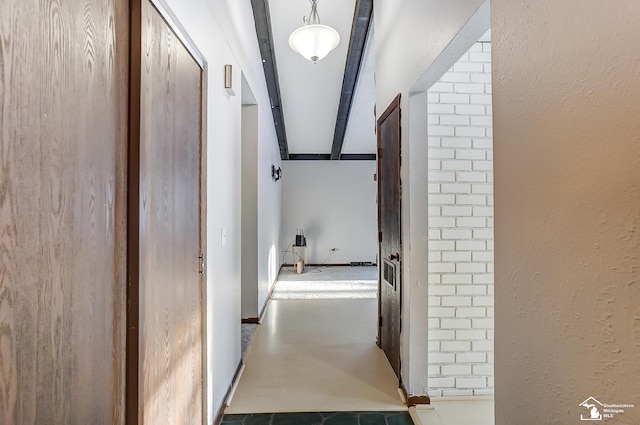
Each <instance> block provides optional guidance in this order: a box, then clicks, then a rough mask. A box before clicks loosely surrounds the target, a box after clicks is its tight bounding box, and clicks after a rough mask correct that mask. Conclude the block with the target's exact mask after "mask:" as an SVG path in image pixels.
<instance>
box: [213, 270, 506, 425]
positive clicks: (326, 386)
mask: <svg viewBox="0 0 640 425" xmlns="http://www.w3.org/2000/svg"><path fill="white" fill-rule="evenodd" d="M376 279H377V269H376V268H375V267H319V268H307V271H306V273H303V274H299V275H297V274H295V273H293V271H292V270H286V269H284V270H283V271H282V272H281V274H280V276H279V281H278V283H277V284H276V288H275V290H274V294H280V295H278V296H274V299H272V300H271V301H270V303H269V306H268V308H267V313H266V315H265V318H264V322H263V324H262V325H260V326H258V329H257V331H256V335H255V337H254V339H253V343H252V344H251V347H250V349H249V352H248V353H247V355H246V357H245V364H246V366H245V369H244V372H243V374H242V376H241V378H240V382H239V384H238V387H237V390H236V392H235V394H234V396H233V398H232V400H231V402H230V405H229V406H228V408H227V409H226V413H227V414H234V413H279V412H338V411H403V410H406V409H407V408H406V406H405V405H404V404H403V403H402V399H401V398H400V395H399V393H398V380H397V378H396V377H395V375H394V373H393V370H392V369H391V366H390V365H389V363H388V361H387V359H386V358H385V356H384V354H383V353H382V351H381V350H380V349H378V347H377V346H376V344H375V340H376V333H377V328H376V318H377V300H376V298H375V291H377V280H376ZM354 282H360V283H359V284H356V283H354ZM293 283H296V284H297V286H291V285H292V284H293ZM359 285H360V286H359ZM371 285H374V286H373V287H374V296H373V297H371V296H370V292H371ZM301 288H303V290H301ZM327 288H329V289H327ZM314 289H315V290H316V291H315V293H314ZM290 293H296V294H298V296H299V298H297V299H288V298H286V297H287V296H288V294H290ZM318 293H319V294H323V295H322V296H318ZM349 293H353V294H355V295H354V296H353V297H351V298H349V297H345V296H344V295H345V294H349ZM363 293H364V294H366V296H364V295H362V294H363ZM336 294H337V295H336ZM353 294H352V295H353ZM278 297H280V299H277V298H278ZM411 416H412V418H413V421H414V422H415V423H416V425H493V423H494V420H493V400H491V399H489V398H475V399H474V398H471V399H468V398H464V399H463V398H460V399H447V400H444V399H441V400H438V399H435V400H432V405H431V406H430V407H428V408H427V409H424V408H418V409H411Z"/></svg>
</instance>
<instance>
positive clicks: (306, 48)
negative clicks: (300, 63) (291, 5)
mask: <svg viewBox="0 0 640 425" xmlns="http://www.w3.org/2000/svg"><path fill="white" fill-rule="evenodd" d="M310 1H311V14H310V15H309V19H306V18H305V19H304V22H305V25H304V26H302V27H300V28H298V29H297V30H295V31H294V32H292V33H291V35H290V36H289V47H291V49H292V50H293V51H294V52H297V53H300V55H301V56H302V57H303V58H305V59H308V60H310V61H313V62H314V63H315V62H317V61H319V60H320V59H322V58H324V57H325V56H327V55H328V54H329V53H330V52H331V51H332V50H333V49H335V48H336V47H338V44H339V43H340V34H338V31H336V30H335V29H333V28H331V27H330V26H327V25H321V24H320V17H319V16H318V10H317V9H316V8H317V3H318V0H310Z"/></svg>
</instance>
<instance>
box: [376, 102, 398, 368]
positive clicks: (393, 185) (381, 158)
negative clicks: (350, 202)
mask: <svg viewBox="0 0 640 425" xmlns="http://www.w3.org/2000/svg"><path fill="white" fill-rule="evenodd" d="M400 189H401V186H400V95H398V96H397V97H396V98H395V99H394V101H393V102H392V103H391V105H389V107H388V108H387V110H386V111H385V112H384V113H383V114H382V116H381V117H380V118H379V119H378V230H379V241H380V251H379V258H380V261H379V272H380V278H379V294H378V303H379V314H380V319H379V329H378V344H379V345H380V347H381V348H382V350H384V353H385V355H386V356H387V359H389V363H391V367H392V368H393V370H394V371H395V373H396V375H397V376H398V378H399V377H400V325H401V321H400V314H401V312H400V308H401V302H402V279H401V278H402V276H401V273H400V270H401V259H400V253H401V252H402V238H401V234H400V232H401V227H400V226H401V223H400V202H401V195H400Z"/></svg>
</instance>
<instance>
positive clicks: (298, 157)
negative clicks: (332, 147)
mask: <svg viewBox="0 0 640 425" xmlns="http://www.w3.org/2000/svg"><path fill="white" fill-rule="evenodd" d="M330 159H331V155H330V154H328V153H291V154H289V161H328V160H330ZM376 159H377V158H376V154H375V153H345V154H342V155H340V160H341V161H375V160H376Z"/></svg>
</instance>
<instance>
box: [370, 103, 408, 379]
mask: <svg viewBox="0 0 640 425" xmlns="http://www.w3.org/2000/svg"><path fill="white" fill-rule="evenodd" d="M400 101H401V93H398V95H397V96H396V97H395V98H394V99H393V100H392V101H391V103H390V104H389V106H387V108H386V109H385V110H384V112H383V113H382V114H381V115H380V117H379V118H378V119H377V121H376V134H377V144H378V146H377V149H378V164H377V173H378V174H377V180H378V193H377V199H378V202H377V204H378V335H377V341H376V344H377V345H378V347H379V348H380V349H382V342H381V341H382V326H381V323H382V285H383V281H382V280H383V279H382V267H383V264H384V259H383V258H382V225H381V220H380V214H381V204H380V184H381V178H380V175H381V174H380V171H381V169H380V158H381V153H382V146H381V137H382V136H381V131H380V127H381V124H382V123H383V122H384V121H385V120H386V119H387V118H388V117H389V115H391V113H392V112H393V111H395V110H396V108H397V109H398V115H399V123H398V130H399V131H400V140H399V146H398V153H399V154H400V158H399V161H400V169H399V171H400V173H399V175H398V185H399V189H400V193H399V194H398V196H399V199H400V202H399V204H398V209H399V214H398V219H399V221H400V223H399V224H400V234H399V235H398V237H399V239H400V253H401V255H402V253H403V249H402V248H403V240H402V239H403V238H402V230H403V228H402V173H401V170H402V111H401V103H400ZM399 263H400V264H399V268H398V272H399V278H398V279H397V282H398V293H399V298H400V305H399V309H400V310H399V311H400V334H399V335H398V341H399V344H400V347H399V358H398V382H399V383H400V384H402V373H401V371H402V346H401V345H402V337H401V335H402V286H403V285H402V258H400V260H399Z"/></svg>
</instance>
